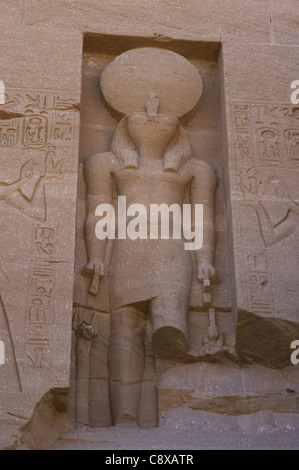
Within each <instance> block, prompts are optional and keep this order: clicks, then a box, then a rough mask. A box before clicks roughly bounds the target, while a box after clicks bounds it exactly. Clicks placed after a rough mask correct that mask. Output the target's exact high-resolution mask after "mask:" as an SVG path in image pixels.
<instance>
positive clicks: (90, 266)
mask: <svg viewBox="0 0 299 470" xmlns="http://www.w3.org/2000/svg"><path fill="white" fill-rule="evenodd" d="M96 271H97V272H98V273H99V278H101V277H103V276H104V273H105V267H104V263H102V261H100V260H99V259H91V260H90V261H89V262H88V263H87V265H86V266H85V268H84V269H83V271H82V276H84V277H93V276H94V274H95V273H96Z"/></svg>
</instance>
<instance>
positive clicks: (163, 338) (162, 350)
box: [153, 326, 188, 359]
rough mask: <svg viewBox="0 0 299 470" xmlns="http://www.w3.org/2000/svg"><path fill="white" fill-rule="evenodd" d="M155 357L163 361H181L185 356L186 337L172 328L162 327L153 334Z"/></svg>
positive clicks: (186, 347)
mask: <svg viewBox="0 0 299 470" xmlns="http://www.w3.org/2000/svg"><path fill="white" fill-rule="evenodd" d="M153 343H154V344H155V346H156V355H157V356H158V357H163V358H165V359H182V358H183V357H185V356H186V354H187V350H188V342H187V338H186V335H185V334H184V333H183V332H182V331H181V330H179V329H177V328H174V327H173V326H163V327H161V328H158V329H157V330H155V331H154V333H153Z"/></svg>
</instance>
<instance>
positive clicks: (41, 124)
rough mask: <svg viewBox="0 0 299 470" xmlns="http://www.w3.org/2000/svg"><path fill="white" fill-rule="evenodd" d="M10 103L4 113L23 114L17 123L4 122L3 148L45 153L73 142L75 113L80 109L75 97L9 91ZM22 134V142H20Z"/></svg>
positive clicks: (1, 128)
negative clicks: (61, 142)
mask: <svg viewBox="0 0 299 470" xmlns="http://www.w3.org/2000/svg"><path fill="white" fill-rule="evenodd" d="M7 95H8V96H7V100H6V103H5V104H3V105H2V106H1V105H0V109H3V110H5V111H7V112H8V113H22V114H20V115H19V117H18V118H17V119H8V120H7V119H5V120H2V121H1V120H0V146H5V147H12V146H16V145H17V144H19V146H23V148H28V149H29V148H30V149H40V150H42V149H45V147H46V145H47V144H49V143H55V145H58V143H57V141H58V142H59V141H67V142H70V141H71V140H72V139H73V137H74V136H73V131H74V122H75V113H74V111H78V108H79V107H78V105H77V104H76V103H75V100H74V98H73V96H72V94H70V93H68V95H62V94H57V93H55V92H52V91H46V92H41V91H35V90H32V91H30V92H27V93H26V92H25V93H24V92H22V91H20V90H13V89H7ZM20 130H22V136H21V139H20V138H19V133H20Z"/></svg>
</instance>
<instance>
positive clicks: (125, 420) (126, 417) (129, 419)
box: [115, 413, 137, 427]
mask: <svg viewBox="0 0 299 470" xmlns="http://www.w3.org/2000/svg"><path fill="white" fill-rule="evenodd" d="M115 426H125V427H131V426H137V421H136V419H135V418H134V416H132V415H131V414H129V413H123V414H122V415H121V416H119V417H118V418H117V420H116V422H115Z"/></svg>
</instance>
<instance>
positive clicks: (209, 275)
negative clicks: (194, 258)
mask: <svg viewBox="0 0 299 470" xmlns="http://www.w3.org/2000/svg"><path fill="white" fill-rule="evenodd" d="M197 279H198V280H199V281H201V282H203V281H205V280H209V281H211V283H215V282H217V276H216V269H215V268H214V266H212V265H211V264H210V263H200V264H199V265H198V267H197Z"/></svg>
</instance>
